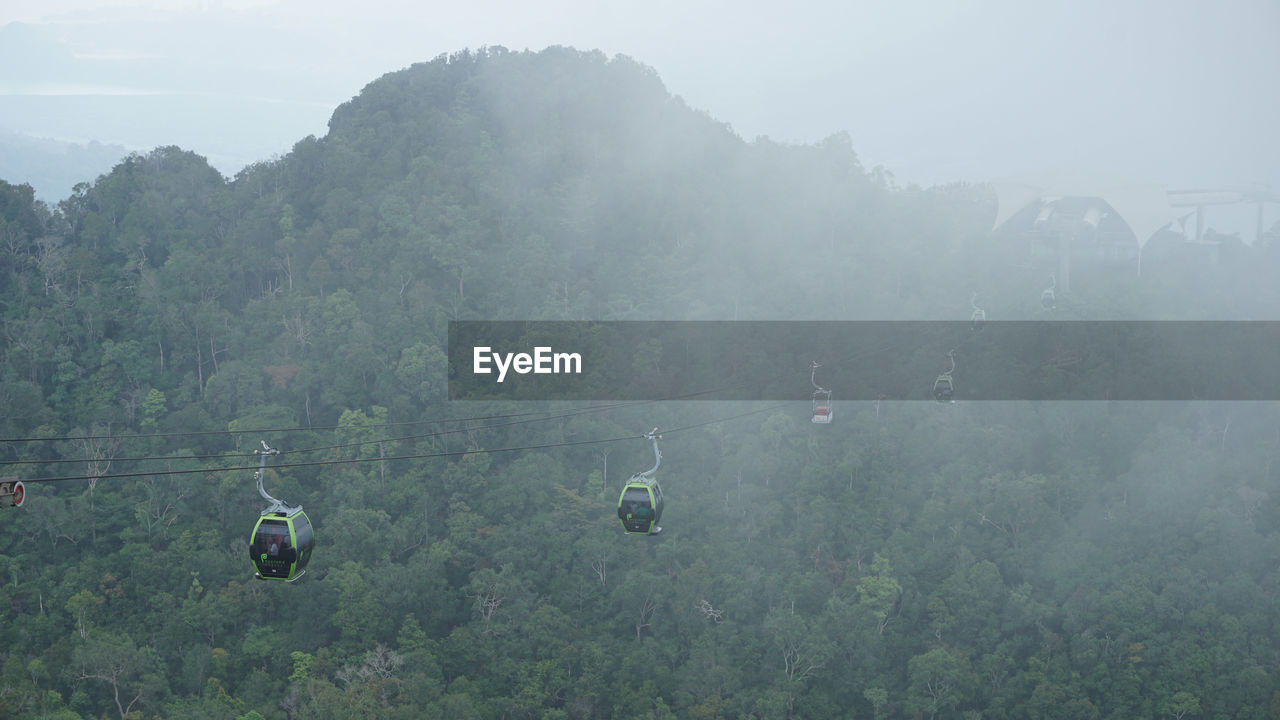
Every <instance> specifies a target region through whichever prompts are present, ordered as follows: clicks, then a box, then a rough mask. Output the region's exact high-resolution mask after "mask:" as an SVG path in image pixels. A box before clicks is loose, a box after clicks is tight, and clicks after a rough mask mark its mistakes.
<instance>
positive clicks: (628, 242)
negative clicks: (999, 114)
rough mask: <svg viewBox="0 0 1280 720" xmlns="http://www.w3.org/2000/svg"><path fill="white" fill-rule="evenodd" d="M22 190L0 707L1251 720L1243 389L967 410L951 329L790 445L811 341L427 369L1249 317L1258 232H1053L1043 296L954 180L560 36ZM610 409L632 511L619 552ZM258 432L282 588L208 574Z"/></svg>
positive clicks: (241, 550)
mask: <svg viewBox="0 0 1280 720" xmlns="http://www.w3.org/2000/svg"><path fill="white" fill-rule="evenodd" d="M19 180H20V179H18V178H15V179H13V180H11V181H9V182H5V181H0V329H3V333H0V353H2V354H3V357H4V362H3V365H2V366H0V406H2V407H4V408H5V409H6V412H5V413H3V414H0V438H4V439H2V440H0V463H3V465H4V467H3V468H2V469H0V474H3V475H5V476H11V477H17V478H20V479H23V480H24V481H26V488H27V497H26V500H25V503H24V504H23V506H22V507H21V508H7V509H0V550H2V552H0V580H2V581H3V582H0V653H2V655H3V661H2V662H3V664H2V666H0V716H3V717H32V718H64V719H70V718H100V717H106V718H116V717H119V718H122V719H123V718H138V719H142V718H164V717H183V718H210V719H212V718H227V719H229V720H230V719H234V720H254V719H256V720H267V719H271V720H276V719H279V720H286V719H287V720H292V719H294V718H357V717H368V718H375V717H376V718H422V717H427V718H450V719H454V718H460V719H470V718H475V719H484V720H489V719H493V720H497V719H498V718H541V719H553V720H555V719H558V720H568V719H571V718H572V719H582V720H587V719H593V720H607V719H610V718H614V719H631V718H635V719H645V720H659V719H665V718H705V719H715V718H722V719H724V720H747V719H754V720H766V719H770V720H772V719H775V718H939V719H941V718H966V719H970V720H976V719H977V718H987V719H1001V718H1009V719H1014V718H1042V717H1043V718H1049V717H1053V718H1080V719H1085V720H1087V719H1102V718H1116V719H1121V718H1124V719H1131V718H1177V719H1179V720H1181V719H1182V718H1187V719H1192V718H1270V717H1276V716H1280V671H1278V670H1277V668H1278V667H1280V626H1278V625H1277V622H1278V621H1280V614H1278V613H1277V610H1278V608H1277V605H1276V603H1277V600H1276V597H1277V595H1276V593H1277V590H1280V588H1278V587H1277V586H1278V584H1280V575H1278V573H1277V561H1280V544H1277V539H1278V538H1277V534H1278V533H1280V524H1278V523H1277V520H1276V518H1277V513H1278V512H1280V492H1278V491H1277V488H1276V482H1277V477H1278V476H1280V466H1277V463H1276V462H1275V461H1276V460H1277V459H1280V408H1277V407H1276V405H1275V403H1263V402H1238V403H1228V402H1152V403H1129V402H1091V403H1070V402H1036V403H1032V402H998V403H997V402H983V401H976V400H968V399H965V398H964V395H963V382H964V373H965V362H966V356H965V355H964V354H963V353H961V354H959V356H958V358H957V363H956V369H955V379H956V383H957V386H958V387H957V394H958V398H957V399H958V402H956V403H954V404H951V403H945V404H944V403H934V402H858V403H854V402H841V395H840V388H839V387H834V388H832V390H833V392H834V400H833V406H834V408H835V413H834V418H833V420H832V422H831V423H830V424H826V425H823V424H815V423H812V422H810V419H811V416H812V412H813V409H812V407H811V403H810V397H809V395H808V380H809V374H808V373H809V370H810V368H809V367H807V366H804V367H797V368H796V376H797V380H798V383H799V385H798V387H800V388H801V392H800V393H799V394H798V395H797V397H796V398H795V400H796V402H794V403H791V404H787V405H785V406H777V405H770V404H768V403H752V402H716V401H697V402H694V401H672V402H648V403H609V402H607V399H602V400H601V401H600V402H594V403H586V402H583V403H540V402H519V403H517V402H507V403H499V402H492V403H456V402H450V401H449V400H448V390H449V388H448V383H447V377H448V361H447V356H446V339H447V334H448V323H449V322H450V321H453V320H601V321H606V320H608V321H611V320H777V321H800V320H960V321H965V320H968V319H969V318H970V315H971V312H972V310H973V309H974V308H975V307H976V306H977V305H981V307H982V308H983V309H984V311H985V313H986V317H987V319H988V320H989V321H999V320H1028V319H1037V320H1045V319H1051V320H1115V319H1159V320H1246V319H1248V320H1271V319H1277V318H1280V283H1277V282H1276V279H1277V278H1278V277H1280V224H1273V225H1270V226H1269V227H1267V228H1265V232H1264V233H1263V234H1262V236H1261V237H1260V238H1258V239H1257V240H1256V241H1255V242H1252V243H1251V244H1247V243H1245V242H1242V241H1241V240H1240V239H1239V238H1238V237H1235V236H1212V235H1211V236H1210V237H1209V240H1211V241H1212V243H1211V245H1212V248H1211V249H1210V248H1209V247H1208V245H1207V244H1205V243H1201V244H1195V243H1187V242H1185V238H1184V237H1183V236H1182V235H1180V234H1178V233H1174V232H1162V233H1158V234H1157V235H1155V236H1154V237H1152V239H1151V240H1150V241H1149V242H1148V243H1147V245H1146V247H1145V248H1144V249H1143V251H1142V254H1141V266H1140V267H1139V266H1138V264H1137V263H1136V262H1134V261H1133V260H1131V259H1130V258H1127V257H1124V258H1110V259H1109V258H1106V257H1103V256H1101V255H1097V254H1096V253H1095V254H1091V252H1090V247H1088V246H1083V245H1082V246H1080V247H1079V248H1077V249H1078V250H1079V253H1078V259H1077V261H1076V262H1075V264H1074V266H1073V267H1072V271H1071V277H1070V281H1071V282H1070V289H1069V290H1066V289H1065V288H1060V290H1061V291H1060V292H1059V293H1058V295H1057V297H1056V303H1055V304H1054V306H1053V308H1052V310H1051V311H1050V310H1049V309H1047V306H1046V304H1045V303H1044V302H1043V292H1044V290H1045V289H1046V287H1047V286H1049V285H1050V283H1051V282H1055V280H1051V277H1054V274H1055V273H1056V272H1057V271H1058V269H1059V260H1058V258H1057V257H1055V256H1054V255H1053V254H1052V253H1051V252H1045V249H1044V248H1043V247H1037V246H1036V244H1035V243H1030V242H1028V235H1027V234H1026V233H1025V232H1021V231H1018V230H1016V229H1009V228H1005V229H1002V230H997V231H994V232H993V230H992V224H993V218H995V217H996V195H995V193H994V191H993V189H992V188H991V187H990V186H988V185H985V184H979V183H976V182H975V183H956V184H951V185H943V186H933V187H928V188H922V187H918V186H914V185H907V186H900V185H899V184H898V183H897V182H896V180H895V179H894V176H893V174H892V171H891V169H888V168H884V167H879V166H877V167H871V168H867V167H864V165H863V163H862V162H861V161H860V159H859V155H858V149H857V148H856V147H855V146H854V143H853V141H852V140H851V138H850V137H849V136H848V135H847V134H843V133H838V134H834V135H831V136H830V137H828V138H826V139H824V140H822V141H820V142H817V143H812V144H785V143H778V142H774V141H771V140H769V139H767V138H759V139H756V140H753V141H747V140H744V139H743V138H741V137H739V136H738V135H737V134H735V133H734V132H733V131H732V130H731V128H730V127H729V126H728V125H727V124H726V123H725V122H724V121H723V120H721V119H718V118H715V117H712V116H710V115H709V114H707V113H705V112H701V111H698V110H695V109H692V108H690V107H689V106H688V105H687V104H686V103H685V102H684V101H683V100H682V99H680V98H679V97H676V96H673V95H672V94H671V93H670V92H669V91H668V90H667V88H666V87H665V85H664V83H663V81H662V79H661V78H660V77H659V76H658V74H657V73H656V72H655V71H654V70H653V69H652V68H650V67H648V66H646V65H645V64H643V63H642V62H640V61H638V60H634V59H630V58H627V57H625V56H615V57H609V56H606V55H605V54H603V53H600V52H582V51H578V50H574V49H570V48H565V47H552V48H548V49H546V50H543V51H541V52H529V51H523V52H513V51H507V50H506V49H504V48H501V47H489V48H484V49H481V50H469V51H461V52H458V53H454V54H450V55H447V56H440V57H438V58H436V59H434V60H432V61H430V62H423V63H419V64H416V65H413V66H411V67H409V68H406V69H404V70H400V71H398V72H393V73H390V74H387V75H384V76H382V77H380V78H378V79H376V80H374V81H373V82H371V83H369V84H368V85H367V86H366V87H365V88H364V89H363V91H361V93H360V94H359V95H358V96H356V97H354V98H353V99H352V100H350V101H349V102H347V103H345V104H343V105H341V106H340V107H338V108H337V110H336V111H335V112H334V113H333V116H332V118H331V119H330V121H329V127H328V132H327V133H326V134H325V135H324V136H323V137H315V136H311V137H306V138H303V139H301V140H299V141H298V142H297V143H296V145H294V146H293V149H292V150H291V151H290V152H289V153H287V154H285V155H283V156H280V157H277V158H274V159H271V160H264V161H261V162H258V163H255V164H252V165H250V166H248V167H246V168H245V169H244V170H242V171H241V172H239V173H238V174H237V175H236V176H235V177H234V178H233V179H228V178H225V177H223V175H222V174H220V173H219V172H218V171H217V170H216V169H215V168H214V167H212V166H211V165H210V163H209V162H208V161H207V160H206V159H205V158H204V157H202V156H200V155H198V154H196V153H195V152H192V151H190V150H188V149H183V148H180V147H174V146H167V147H159V148H156V149H154V150H151V151H149V152H146V153H134V154H130V155H129V156H127V157H125V158H124V159H123V160H122V161H121V162H120V163H119V164H117V165H115V167H114V168H113V169H112V170H111V171H110V172H109V173H106V174H104V175H101V176H99V177H97V178H96V179H94V178H87V177H86V178H83V180H84V182H82V183H80V184H77V185H76V186H75V189H74V191H73V192H72V193H71V194H70V195H68V196H66V197H65V199H62V200H60V201H58V202H57V203H54V204H50V203H45V202H41V201H39V200H37V199H36V197H35V192H34V190H33V189H32V187H31V186H30V185H26V184H23V183H22V182H19ZM973 337H974V338H976V339H969V340H966V342H969V343H980V342H981V339H980V336H979V335H976V334H975V335H974V336H973ZM814 342H815V346H816V347H818V348H821V347H822V339H821V338H815V339H814ZM948 349H949V347H947V346H941V345H940V346H939V347H937V348H934V347H922V348H920V352H921V353H936V355H937V357H938V370H937V371H938V372H939V373H940V372H942V371H943V370H946V365H945V360H946V353H947V350H948ZM814 359H815V360H823V361H826V362H828V363H832V364H836V363H838V362H839V360H840V359H839V358H814ZM643 360H644V357H643V356H638V357H637V360H636V363H637V365H636V367H637V371H638V372H639V371H644V370H645V368H646V366H645V365H644V363H643ZM1064 365H1065V364H1064ZM1063 371H1064V372H1070V369H1069V367H1067V368H1065V369H1064V370H1063ZM1205 372H1212V368H1206V369H1205ZM933 382H934V377H932V375H930V376H926V377H922V378H921V379H920V385H921V397H928V394H929V388H930V386H931V385H932V384H933ZM653 427H657V428H659V429H666V430H668V432H666V433H664V435H663V438H662V439H661V441H660V444H661V448H662V458H663V459H662V465H661V468H660V469H659V471H658V473H657V475H658V478H659V480H660V481H661V483H662V489H663V492H664V493H665V496H666V509H665V512H664V514H663V516H662V525H663V527H664V530H663V532H662V533H661V534H660V535H656V536H651V537H634V536H628V535H625V534H624V533H623V532H622V531H621V530H620V528H619V523H618V518H617V516H616V514H615V512H616V509H617V507H618V505H619V503H618V501H617V498H618V493H619V491H620V490H621V489H622V486H623V483H624V482H625V481H626V480H627V478H628V477H629V476H630V475H631V474H633V473H637V472H641V471H644V470H646V469H648V468H649V467H650V466H651V465H652V463H653V460H654V457H653V454H652V450H651V449H650V445H649V443H648V441H645V440H643V439H642V437H641V435H642V433H644V432H646V431H648V430H650V429H651V428H653ZM604 441H609V442H604ZM262 442H266V443H268V444H269V445H271V446H272V447H275V448H278V449H280V450H281V451H282V453H283V454H282V455H280V456H278V457H275V458H272V459H271V460H270V461H269V462H268V463H267V470H266V473H265V485H266V487H267V488H269V489H270V491H271V494H272V495H274V496H275V497H281V498H285V499H287V500H288V501H289V502H290V503H292V504H301V505H302V506H303V507H305V508H306V511H307V513H308V515H309V517H310V519H311V521H312V522H313V523H314V526H315V535H316V541H315V548H314V554H313V556H312V558H311V560H310V564H309V565H308V567H307V573H306V575H305V576H304V577H302V578H301V579H300V580H298V582H296V583H288V584H286V583H282V582H275V581H258V580H256V579H254V577H253V565H252V563H251V562H250V561H249V553H248V545H249V541H250V536H251V533H252V530H253V527H254V523H255V522H256V521H257V520H258V517H259V513H260V512H261V511H262V508H263V504H264V502H263V499H262V498H261V497H260V496H259V494H258V491H257V489H256V488H255V485H254V482H253V470H252V469H251V468H256V467H257V466H258V463H259V458H257V457H255V456H254V455H252V452H253V450H254V449H256V448H259V447H261V445H260V443H262ZM510 448H516V450H508V449H510ZM228 469H232V470H230V471H229V470H228Z"/></svg>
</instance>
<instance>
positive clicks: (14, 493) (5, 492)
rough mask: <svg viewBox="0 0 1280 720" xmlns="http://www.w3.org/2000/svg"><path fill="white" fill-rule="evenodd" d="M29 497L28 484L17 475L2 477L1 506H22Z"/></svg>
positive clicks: (0, 484)
mask: <svg viewBox="0 0 1280 720" xmlns="http://www.w3.org/2000/svg"><path fill="white" fill-rule="evenodd" d="M26 499H27V486H26V485H23V484H22V481H21V480H19V479H17V478H16V477H7V478H2V479H0V508H7V507H22V503H23V501H24V500H26Z"/></svg>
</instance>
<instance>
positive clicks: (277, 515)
mask: <svg viewBox="0 0 1280 720" xmlns="http://www.w3.org/2000/svg"><path fill="white" fill-rule="evenodd" d="M262 447H263V449H262V450H255V451H254V452H256V453H260V454H261V455H262V464H261V466H259V468H258V471H257V472H256V473H254V476H255V478H256V479H257V481H258V494H260V495H261V496H262V497H263V498H265V499H266V500H267V501H268V502H270V503H271V505H270V506H268V507H267V509H266V510H263V511H262V514H261V515H259V517H258V523H257V524H256V525H254V526H253V534H252V535H250V536H249V560H250V561H252V562H253V569H254V571H255V575H256V577H257V578H258V579H259V580H284V581H285V582H293V581H294V580H297V579H298V578H300V577H302V576H303V574H305V573H306V571H307V562H308V561H310V560H311V548H312V546H313V545H315V533H314V532H313V531H312V528H311V519H310V518H308V517H307V514H306V513H305V512H303V511H302V507H301V506H299V507H291V506H289V505H287V504H285V503H284V502H283V501H281V500H277V499H275V498H273V497H271V496H270V495H268V494H267V491H266V490H265V489H263V487H262V476H263V475H264V474H265V472H266V467H267V456H269V455H279V454H280V451H279V450H276V449H274V448H271V447H268V445H267V444H266V443H265V442H263V443H262Z"/></svg>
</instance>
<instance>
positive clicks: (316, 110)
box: [0, 23, 358, 201]
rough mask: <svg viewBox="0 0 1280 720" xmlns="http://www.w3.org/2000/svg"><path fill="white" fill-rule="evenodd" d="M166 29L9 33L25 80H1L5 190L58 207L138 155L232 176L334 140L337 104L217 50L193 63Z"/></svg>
mask: <svg viewBox="0 0 1280 720" xmlns="http://www.w3.org/2000/svg"><path fill="white" fill-rule="evenodd" d="M166 27H167V26H163V25H156V24H148V23H141V24H113V25H111V26H110V28H111V31H112V32H104V30H103V28H101V27H96V28H95V27H94V26H92V25H89V24H81V25H76V24H60V25H56V26H54V25H28V24H23V23H10V24H8V25H4V26H2V27H0V66H4V67H15V68H21V69H22V70H21V72H17V73H11V74H6V75H5V76H4V77H0V118H3V127H2V128H0V179H4V180H7V181H9V182H17V183H23V182H28V183H31V184H32V185H33V186H34V187H35V190H36V195H37V196H38V197H39V198H41V199H43V200H46V201H56V200H60V199H62V198H65V197H66V196H67V194H69V193H70V192H71V188H72V187H74V185H75V184H76V183H78V182H86V181H92V180H94V179H95V178H96V177H97V176H98V175H99V174H101V173H103V172H106V171H108V170H110V169H111V167H112V166H113V165H114V164H115V163H116V162H118V161H119V159H120V158H121V157H123V156H124V155H126V154H127V153H128V152H130V151H133V150H137V151H141V152H146V151H149V150H152V149H154V148H156V147H159V146H165V145H177V146H180V147H182V148H184V149H187V150H191V151H193V152H196V153H198V154H200V155H203V156H204V157H206V158H207V159H208V161H209V163H210V164H211V165H212V166H213V167H215V168H217V169H218V171H219V172H221V173H223V174H224V175H227V176H232V175H234V174H235V173H237V172H239V171H240V170H241V169H242V168H244V167H245V166H246V165H249V164H251V163H254V162H257V161H260V160H267V159H270V158H271V157H272V156H273V155H277V154H284V153H286V152H288V151H289V149H290V148H292V147H293V144H294V143H296V142H297V141H298V140H301V139H302V138H303V137H305V136H307V135H308V134H316V135H323V134H324V132H325V122H326V121H327V120H328V118H329V115H330V113H332V111H333V107H334V106H335V105H336V104H337V103H336V102H335V101H333V100H331V99H325V100H318V99H316V97H317V96H318V95H320V94H321V91H320V90H319V89H317V88H316V87H314V86H308V85H306V84H305V83H299V82H297V81H293V82H292V83H291V82H290V81H291V80H292V78H291V76H288V75H287V74H286V73H284V72H283V71H282V70H280V69H278V65H279V64H281V63H280V62H277V61H275V60H272V61H268V62H261V61H260V60H261V59H260V58H257V57H256V56H255V57H252V58H246V57H243V56H242V54H237V53H234V52H231V53H229V52H227V47H226V46H224V45H222V44H216V43H215V44H214V45H215V46H214V47H210V48H195V50H197V51H200V52H197V53H196V55H197V56H198V57H196V58H194V59H193V57H187V56H185V55H183V54H182V53H180V52H179V51H178V50H177V49H175V48H173V47H171V44H172V43H173V42H176V40H169V41H164V40H163V38H165V37H169V36H170V35H171V34H172V31H173V28H167V29H166ZM131 34H133V35H139V36H146V37H154V38H159V39H155V40H152V41H150V42H141V41H139V40H138V38H137V37H131ZM179 35H180V36H182V35H181V34H179ZM112 37H115V40H114V41H112V40H110V39H109V38H112ZM220 37H223V38H225V37H227V33H226V32H224V33H223V34H222V35H221V36H220ZM166 42H168V43H170V45H166V44H165V43H166ZM117 43H118V45H117ZM120 48H124V49H125V50H123V51H122V50H121V49H120ZM129 48H140V49H138V50H129ZM201 52H202V53H203V54H200V53H201ZM219 53H220V54H219ZM211 58H214V59H211ZM255 60H259V61H260V62H254V61H255ZM211 67H214V68H216V71H213V70H211V69H210V68H211ZM349 84H353V83H350V82H349ZM357 87H358V85H357ZM334 96H335V97H337V98H342V97H345V94H344V93H343V92H341V91H339V92H337V93H334Z"/></svg>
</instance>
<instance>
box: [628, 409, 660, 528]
mask: <svg viewBox="0 0 1280 720" xmlns="http://www.w3.org/2000/svg"><path fill="white" fill-rule="evenodd" d="M644 436H645V437H646V438H648V439H649V441H650V442H652V443H653V458H654V463H653V467H652V468H649V470H648V471H646V472H642V473H636V474H635V475H632V476H631V479H630V480H627V484H626V485H625V486H623V488H622V494H621V495H619V496H618V520H620V521H622V530H623V532H625V533H627V534H628V535H657V534H658V533H660V532H662V527H661V526H660V525H658V521H659V520H660V519H662V487H661V486H659V485H658V480H657V478H655V477H654V476H653V474H654V473H655V472H657V470H658V466H660V465H662V453H661V452H659V451H658V439H659V438H661V437H662V436H661V435H659V434H658V428H654V429H653V430H651V431H649V432H647V433H645V435H644Z"/></svg>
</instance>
